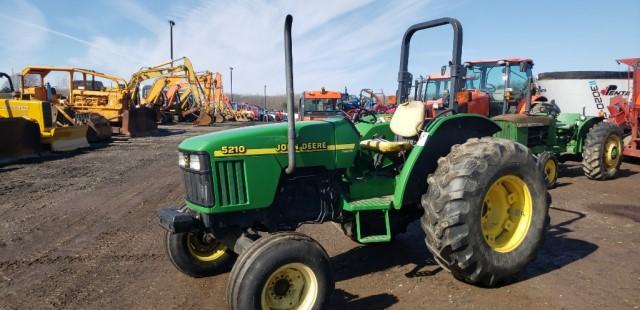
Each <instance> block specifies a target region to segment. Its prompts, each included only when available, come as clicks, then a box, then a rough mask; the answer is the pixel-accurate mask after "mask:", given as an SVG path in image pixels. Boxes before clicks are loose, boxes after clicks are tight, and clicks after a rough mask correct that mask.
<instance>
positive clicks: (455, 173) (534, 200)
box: [421, 138, 549, 286]
mask: <svg viewBox="0 0 640 310" xmlns="http://www.w3.org/2000/svg"><path fill="white" fill-rule="evenodd" d="M427 183H428V186H429V187H428V191H427V193H426V194H424V195H423V196H422V206H423V208H424V210H425V214H424V216H423V217H422V220H421V224H422V228H423V229H424V231H425V234H426V243H427V247H428V248H429V250H430V251H431V253H432V254H433V256H434V257H435V259H436V261H437V262H438V263H439V264H440V265H441V266H442V267H443V268H445V269H448V270H450V271H451V273H452V274H453V275H454V277H456V278H457V279H459V280H462V281H464V282H468V283H472V284H479V285H484V286H494V285H496V284H497V283H498V282H499V281H500V280H503V279H506V278H508V277H511V276H514V275H516V274H517V273H519V272H520V271H522V270H523V269H524V268H525V267H526V266H527V264H529V262H531V261H532V260H533V259H534V258H535V256H536V251H537V249H538V247H539V246H540V244H541V243H542V239H543V233H544V229H545V224H546V223H545V222H546V220H547V212H548V203H549V202H548V199H547V190H546V186H545V181H544V177H543V174H542V170H540V169H538V168H537V166H536V162H535V160H534V157H533V156H532V154H531V152H530V151H529V149H527V148H526V147H525V146H524V145H522V144H519V143H514V142H511V141H508V140H505V139H498V138H482V139H469V140H468V141H467V142H466V143H464V144H462V145H455V146H453V148H452V150H451V152H450V153H449V154H448V155H447V156H445V157H443V158H440V159H439V160H438V168H437V169H436V171H435V173H433V174H432V175H430V176H429V177H428V179H427ZM498 211H502V212H498ZM511 231H513V232H511Z"/></svg>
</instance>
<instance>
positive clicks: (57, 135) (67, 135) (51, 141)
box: [40, 125, 89, 152]
mask: <svg viewBox="0 0 640 310" xmlns="http://www.w3.org/2000/svg"><path fill="white" fill-rule="evenodd" d="M88 129H89V126H87V125H76V126H69V127H55V128H49V129H45V131H42V132H40V135H41V137H42V143H43V144H47V145H49V148H50V149H51V150H52V151H54V152H64V151H73V150H77V149H81V148H85V147H89V141H87V130H88Z"/></svg>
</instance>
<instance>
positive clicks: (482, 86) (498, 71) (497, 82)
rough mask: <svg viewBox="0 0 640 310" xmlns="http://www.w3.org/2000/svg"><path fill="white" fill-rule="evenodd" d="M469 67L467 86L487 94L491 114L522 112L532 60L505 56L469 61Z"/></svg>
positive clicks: (467, 67)
mask: <svg viewBox="0 0 640 310" xmlns="http://www.w3.org/2000/svg"><path fill="white" fill-rule="evenodd" d="M464 66H465V68H466V76H465V86H464V87H465V89H467V90H471V91H476V92H481V93H484V94H486V95H487V96H488V101H489V103H488V104H489V115H488V116H496V115H501V114H508V113H521V112H523V110H524V106H525V102H526V100H527V97H528V94H529V93H530V92H529V84H530V82H529V81H530V80H531V78H532V73H531V68H532V67H533V61H532V60H531V59H525V58H503V59H492V60H479V61H470V62H466V63H465V64H464Z"/></svg>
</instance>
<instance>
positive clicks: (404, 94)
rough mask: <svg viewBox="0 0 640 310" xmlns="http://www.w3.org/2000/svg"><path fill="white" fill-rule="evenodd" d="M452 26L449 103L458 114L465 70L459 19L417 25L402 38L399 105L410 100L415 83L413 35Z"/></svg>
mask: <svg viewBox="0 0 640 310" xmlns="http://www.w3.org/2000/svg"><path fill="white" fill-rule="evenodd" d="M447 24H449V25H451V27H453V51H452V53H451V62H450V63H449V67H450V70H449V72H450V74H449V75H450V76H451V92H450V93H449V102H450V103H451V110H453V111H454V112H458V104H457V102H456V100H455V99H456V93H457V92H458V91H459V90H460V89H461V88H462V76H463V74H464V68H463V67H462V65H461V61H462V25H460V22H459V21H458V20H457V19H454V18H450V17H444V18H439V19H434V20H431V21H427V22H424V23H419V24H415V25H413V26H411V27H409V28H408V29H407V31H406V32H405V33H404V36H403V37H402V46H401V50H400V69H399V70H398V103H401V102H403V101H405V100H407V99H408V97H409V90H410V89H411V84H412V82H413V76H412V75H411V73H409V71H407V70H408V66H409V46H410V43H411V38H412V37H413V35H414V34H415V33H416V32H418V31H420V30H425V29H429V28H434V27H439V26H443V25H447Z"/></svg>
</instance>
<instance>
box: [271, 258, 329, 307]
mask: <svg viewBox="0 0 640 310" xmlns="http://www.w3.org/2000/svg"><path fill="white" fill-rule="evenodd" d="M317 294H318V280H317V279H316V276H315V274H314V273H313V271H312V270H311V269H310V268H309V267H307V266H305V265H303V264H300V263H291V264H287V265H284V266H282V267H280V268H278V270H276V271H275V272H274V273H272V274H271V276H269V279H267V283H266V284H265V286H264V288H263V290H262V305H263V308H266V309H309V308H310V307H311V305H313V304H314V302H315V299H316V297H317Z"/></svg>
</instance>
